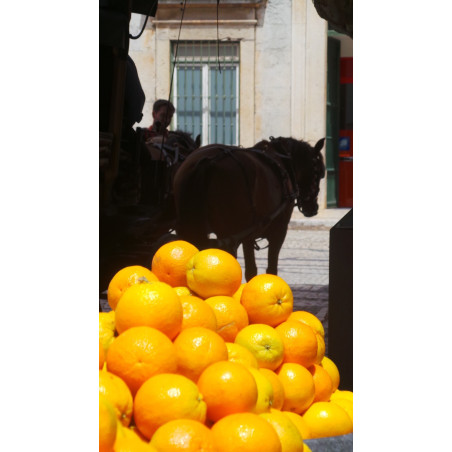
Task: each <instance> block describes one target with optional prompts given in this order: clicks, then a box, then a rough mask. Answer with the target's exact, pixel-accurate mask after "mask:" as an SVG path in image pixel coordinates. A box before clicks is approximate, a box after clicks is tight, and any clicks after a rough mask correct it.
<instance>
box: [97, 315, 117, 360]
mask: <svg viewBox="0 0 452 452" xmlns="http://www.w3.org/2000/svg"><path fill="white" fill-rule="evenodd" d="M114 339H115V311H110V312H99V341H100V342H101V344H102V346H103V348H104V352H105V353H107V350H108V347H110V345H111V343H112V342H113V341H114Z"/></svg>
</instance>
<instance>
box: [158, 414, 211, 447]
mask: <svg viewBox="0 0 452 452" xmlns="http://www.w3.org/2000/svg"><path fill="white" fill-rule="evenodd" d="M150 444H151V445H152V446H153V447H155V449H156V450H157V451H158V452H173V451H174V452H177V451H182V450H183V451H186V452H215V449H214V445H213V436H212V432H211V431H210V430H209V429H208V428H207V427H206V426H205V425H204V424H201V423H200V422H198V421H194V420H192V419H176V420H174V421H169V422H167V423H166V424H163V425H162V426H160V427H159V428H158V429H157V431H156V432H155V433H154V435H153V436H152V439H151V443H150Z"/></svg>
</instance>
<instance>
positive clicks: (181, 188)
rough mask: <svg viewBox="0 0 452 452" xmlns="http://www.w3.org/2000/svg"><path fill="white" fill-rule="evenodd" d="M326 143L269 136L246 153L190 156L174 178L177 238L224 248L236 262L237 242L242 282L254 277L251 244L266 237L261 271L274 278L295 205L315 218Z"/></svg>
mask: <svg viewBox="0 0 452 452" xmlns="http://www.w3.org/2000/svg"><path fill="white" fill-rule="evenodd" d="M324 141H325V140H324V139H321V140H319V141H318V142H317V144H316V145H315V146H314V147H312V146H310V145H309V144H308V143H306V142H304V141H298V140H295V139H293V138H282V137H280V138H273V137H271V138H270V141H266V140H265V141H261V142H259V143H257V144H256V145H255V146H254V147H253V148H248V149H245V148H240V147H232V146H224V145H219V144H212V145H209V146H204V147H201V148H199V149H198V150H196V151H194V152H193V153H191V154H190V155H189V156H188V157H187V158H186V160H185V161H184V163H182V165H181V166H180V168H179V169H178V171H177V172H176V174H175V177H174V186H173V187H174V196H175V205H176V212H177V218H178V222H177V224H176V232H177V235H178V236H179V237H180V238H182V239H184V240H187V241H189V242H191V243H193V244H194V245H195V246H197V247H198V248H200V249H205V248H208V247H217V248H222V249H224V250H226V251H228V252H230V253H231V254H233V255H234V256H237V248H238V247H239V245H240V244H242V245H243V253H244V258H245V277H246V279H247V281H249V280H250V279H251V278H252V277H253V276H255V275H256V274H257V268H256V262H255V258H254V245H255V242H256V240H257V239H259V238H265V239H267V241H268V267H267V273H273V274H277V271H278V256H279V252H280V249H281V246H282V244H283V242H284V239H285V237H286V233H287V228H288V224H289V220H290V217H291V215H292V212H293V208H294V206H295V205H297V206H298V208H299V209H300V211H301V212H302V213H303V214H304V215H305V216H306V217H311V216H314V215H316V214H317V211H318V204H317V196H318V193H319V183H320V179H322V178H323V177H324V176H325V165H324V162H323V157H322V154H321V153H320V151H321V149H322V147H323V144H324ZM209 234H215V235H216V239H211V238H209Z"/></svg>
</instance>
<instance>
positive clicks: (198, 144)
mask: <svg viewBox="0 0 452 452" xmlns="http://www.w3.org/2000/svg"><path fill="white" fill-rule="evenodd" d="M195 143H196V146H198V148H199V146H201V134H198V136H197V137H196V140H195Z"/></svg>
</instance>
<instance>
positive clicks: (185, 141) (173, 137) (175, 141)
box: [165, 130, 201, 159]
mask: <svg viewBox="0 0 452 452" xmlns="http://www.w3.org/2000/svg"><path fill="white" fill-rule="evenodd" d="M165 143H166V144H167V145H168V146H170V147H172V148H175V149H178V151H179V155H180V156H181V158H182V159H185V157H187V156H188V155H189V154H190V153H191V152H193V151H194V150H195V149H198V148H199V146H200V144H201V143H200V137H199V135H198V136H197V137H196V140H193V138H192V137H191V134H190V133H187V132H184V131H182V130H175V131H170V132H168V137H167V138H166V141H165Z"/></svg>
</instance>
